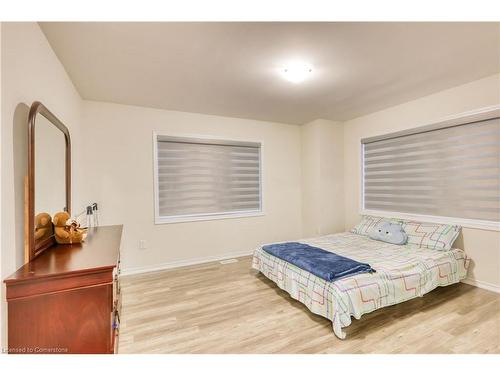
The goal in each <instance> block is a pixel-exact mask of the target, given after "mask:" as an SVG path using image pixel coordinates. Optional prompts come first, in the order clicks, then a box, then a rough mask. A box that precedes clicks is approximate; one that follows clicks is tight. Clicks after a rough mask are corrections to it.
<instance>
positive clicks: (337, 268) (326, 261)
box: [262, 242, 375, 281]
mask: <svg viewBox="0 0 500 375" xmlns="http://www.w3.org/2000/svg"><path fill="white" fill-rule="evenodd" d="M262 249H263V250H264V251H265V252H267V253H269V254H271V255H274V256H275V257H278V258H280V259H283V260H284V261H286V262H288V263H291V264H293V265H295V266H297V267H299V268H302V269H303V270H306V271H308V272H310V273H312V274H313V275H316V276H318V277H321V278H322V279H324V280H326V281H335V280H338V279H340V278H342V277H346V276H352V275H356V274H359V273H367V272H375V270H374V269H373V268H371V267H370V265H369V264H366V263H360V262H357V261H355V260H352V259H349V258H346V257H343V256H340V255H337V254H335V253H331V252H329V251H326V250H323V249H320V248H318V247H313V246H309V245H306V244H303V243H300V242H285V243H278V244H272V245H265V246H263V247H262Z"/></svg>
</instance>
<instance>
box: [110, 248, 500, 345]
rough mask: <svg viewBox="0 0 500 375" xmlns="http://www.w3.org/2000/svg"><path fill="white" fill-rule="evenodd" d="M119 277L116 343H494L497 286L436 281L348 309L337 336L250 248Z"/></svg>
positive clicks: (498, 341) (498, 323)
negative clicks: (360, 309) (381, 302)
mask: <svg viewBox="0 0 500 375" xmlns="http://www.w3.org/2000/svg"><path fill="white" fill-rule="evenodd" d="M238 260H239V262H237V263H231V264H225V265H221V264H220V263H219V262H214V263H206V264H203V265H197V266H190V267H184V268H178V269H174V270H168V271H161V272H154V273H148V274H141V275H134V276H125V277H122V278H121V285H122V293H123V307H122V324H121V332H120V341H119V352H120V353H500V295H499V294H496V293H493V292H489V291H486V290H483V289H479V288H476V287H473V286H470V285H466V284H457V285H452V286H448V287H441V288H437V289H436V290H434V291H432V292H430V293H428V294H426V295H425V296H424V297H423V298H417V299H414V300H411V301H408V302H405V303H402V304H399V305H395V306H391V307H386V308H384V309H381V310H378V311H375V312H373V313H370V314H367V315H364V316H363V317H362V318H361V319H360V320H356V319H354V318H353V323H352V324H351V326H349V327H347V328H345V330H346V333H347V338H346V339H345V340H339V339H338V338H337V337H336V336H335V335H334V334H333V330H332V326H331V322H330V321H329V320H327V319H325V318H323V317H321V316H318V315H314V314H312V313H311V312H310V311H309V310H308V309H307V308H306V307H305V306H304V305H302V304H301V303H300V302H298V301H295V300H293V299H292V298H290V297H289V295H288V293H286V292H284V291H282V290H280V289H279V288H278V287H277V286H276V285H275V284H274V283H273V282H271V281H269V280H268V279H267V278H265V277H264V276H262V275H261V274H260V273H257V272H256V271H254V270H252V269H250V264H251V257H242V258H238Z"/></svg>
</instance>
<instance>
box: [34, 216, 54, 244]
mask: <svg viewBox="0 0 500 375" xmlns="http://www.w3.org/2000/svg"><path fill="white" fill-rule="evenodd" d="M53 234H54V228H53V226H52V218H51V217H50V215H49V214H48V213H46V212H40V213H39V214H38V215H36V216H35V241H42V240H45V239H46V238H49V237H51V236H52V235H53Z"/></svg>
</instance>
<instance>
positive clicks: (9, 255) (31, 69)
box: [0, 22, 82, 346]
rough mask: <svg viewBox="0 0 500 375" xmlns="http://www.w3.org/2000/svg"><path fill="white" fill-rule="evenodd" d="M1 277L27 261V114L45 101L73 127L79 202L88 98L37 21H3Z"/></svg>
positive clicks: (4, 307) (4, 334) (3, 304)
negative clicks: (77, 87)
mask: <svg viewBox="0 0 500 375" xmlns="http://www.w3.org/2000/svg"><path fill="white" fill-rule="evenodd" d="M1 76H2V81H1V118H0V119H1V145H0V152H1V158H0V159H1V164H0V168H1V171H2V173H1V184H0V186H1V200H0V201H1V203H0V204H1V208H2V209H1V219H0V220H1V237H0V244H1V261H0V262H1V275H2V279H3V278H5V277H7V276H9V275H10V274H11V273H12V272H14V271H15V270H16V269H17V268H18V267H20V266H21V265H22V264H23V255H24V236H23V233H24V216H23V215H24V187H23V186H24V175H25V172H26V162H27V161H26V155H27V125H26V121H27V114H28V109H29V106H30V105H31V103H32V102H33V101H35V100H39V101H41V102H42V103H44V104H45V105H46V106H47V107H48V108H49V109H50V110H51V111H53V112H54V113H55V114H56V115H57V116H58V117H59V118H60V119H61V120H62V121H63V122H64V123H65V124H66V125H67V126H68V128H69V129H70V132H71V136H72V144H73V186H75V189H74V195H73V205H74V206H75V207H77V206H78V202H79V186H82V185H81V183H80V177H79V174H80V173H79V169H80V168H79V166H80V157H79V154H80V139H81V137H80V134H79V125H80V116H81V112H80V110H81V104H82V100H81V98H80V96H79V94H78V93H77V91H76V90H75V88H74V86H73V84H72V82H71V80H70V79H69V77H68V75H67V74H66V71H65V70H64V68H63V66H62V65H61V63H60V62H59V60H58V59H57V57H56V55H55V54H54V52H53V51H52V49H51V47H50V46H49V43H48V42H47V40H46V39H45V36H44V34H43V33H42V31H41V30H40V28H39V26H38V24H36V23H9V22H3V23H2V25H1ZM1 298H2V309H1V315H2V328H3V330H2V331H3V332H2V346H5V343H6V330H5V327H6V314H5V312H6V304H5V287H4V283H2V297H1Z"/></svg>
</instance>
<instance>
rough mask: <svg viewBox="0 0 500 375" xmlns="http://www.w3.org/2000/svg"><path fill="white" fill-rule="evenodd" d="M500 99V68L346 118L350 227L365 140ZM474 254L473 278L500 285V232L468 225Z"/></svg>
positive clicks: (467, 243)
mask: <svg viewBox="0 0 500 375" xmlns="http://www.w3.org/2000/svg"><path fill="white" fill-rule="evenodd" d="M495 104H497V105H498V104H500V74H496V75H493V76H489V77H485V78H483V79H480V80H477V81H473V82H470V83H468V84H465V85H461V86H457V87H454V88H451V89H449V90H445V91H441V92H438V93H435V94H433V95H429V96H426V97H423V98H420V99H417V100H413V101H411V102H407V103H404V104H401V105H398V106H395V107H391V108H387V109H385V110H383V111H379V112H375V113H372V114H369V115H366V116H363V117H359V118H356V119H353V120H349V121H346V122H345V123H344V169H345V183H344V189H345V228H346V229H347V230H349V229H350V228H352V227H353V226H354V225H355V224H356V223H357V222H358V220H359V218H360V214H359V212H360V208H361V207H360V194H361V192H360V190H361V179H360V171H361V157H360V156H361V145H360V140H361V138H364V137H370V136H375V135H380V134H386V133H391V132H395V131H398V130H404V129H408V128H413V127H417V126H420V125H426V124H429V123H432V122H434V121H436V120H439V119H440V118H443V117H446V116H451V115H456V114H459V113H461V112H465V111H470V110H474V109H477V108H481V107H486V106H490V105H495ZM456 246H457V247H460V248H463V249H464V250H465V251H466V252H467V254H468V255H469V256H470V257H471V258H472V260H473V264H472V266H471V269H470V270H469V276H468V277H469V278H470V280H471V281H472V282H475V283H476V284H478V285H480V286H483V287H489V288H490V289H495V288H496V290H498V291H500V232H495V231H487V230H478V229H469V228H464V229H463V231H462V236H461V237H460V238H459V240H458V241H457V243H456Z"/></svg>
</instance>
